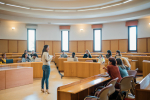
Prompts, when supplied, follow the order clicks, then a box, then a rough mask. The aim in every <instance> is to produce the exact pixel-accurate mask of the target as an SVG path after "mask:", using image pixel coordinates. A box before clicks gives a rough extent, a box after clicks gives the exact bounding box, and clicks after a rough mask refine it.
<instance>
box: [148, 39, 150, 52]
mask: <svg viewBox="0 0 150 100" xmlns="http://www.w3.org/2000/svg"><path fill="white" fill-rule="evenodd" d="M148 52H150V38H148Z"/></svg>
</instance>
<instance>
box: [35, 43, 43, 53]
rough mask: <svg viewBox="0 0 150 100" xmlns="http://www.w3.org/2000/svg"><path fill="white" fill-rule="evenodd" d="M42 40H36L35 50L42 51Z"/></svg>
mask: <svg viewBox="0 0 150 100" xmlns="http://www.w3.org/2000/svg"><path fill="white" fill-rule="evenodd" d="M43 47H44V41H36V52H39V53H42V50H43Z"/></svg>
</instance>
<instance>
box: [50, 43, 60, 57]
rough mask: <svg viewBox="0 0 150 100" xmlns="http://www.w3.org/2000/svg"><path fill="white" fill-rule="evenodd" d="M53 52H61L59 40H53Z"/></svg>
mask: <svg viewBox="0 0 150 100" xmlns="http://www.w3.org/2000/svg"><path fill="white" fill-rule="evenodd" d="M52 49H53V54H54V53H58V52H61V41H53V48H52Z"/></svg>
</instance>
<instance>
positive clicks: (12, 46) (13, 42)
mask: <svg viewBox="0 0 150 100" xmlns="http://www.w3.org/2000/svg"><path fill="white" fill-rule="evenodd" d="M9 53H17V40H9Z"/></svg>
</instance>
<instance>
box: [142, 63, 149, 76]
mask: <svg viewBox="0 0 150 100" xmlns="http://www.w3.org/2000/svg"><path fill="white" fill-rule="evenodd" d="M149 73H150V61H143V77H145V76H147V75H148V74H149Z"/></svg>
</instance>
